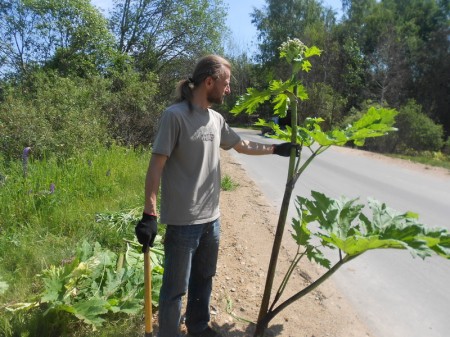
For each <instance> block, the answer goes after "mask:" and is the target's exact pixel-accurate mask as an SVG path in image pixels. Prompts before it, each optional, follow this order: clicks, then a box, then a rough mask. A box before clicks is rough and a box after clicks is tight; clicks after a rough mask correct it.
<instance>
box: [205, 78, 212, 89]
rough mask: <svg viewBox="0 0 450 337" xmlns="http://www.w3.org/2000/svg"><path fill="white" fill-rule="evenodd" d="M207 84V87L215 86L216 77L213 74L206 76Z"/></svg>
mask: <svg viewBox="0 0 450 337" xmlns="http://www.w3.org/2000/svg"><path fill="white" fill-rule="evenodd" d="M205 85H206V87H207V88H211V87H212V86H214V79H213V78H212V77H211V76H208V77H207V78H205Z"/></svg>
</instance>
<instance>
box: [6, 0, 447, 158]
mask: <svg viewBox="0 0 450 337" xmlns="http://www.w3.org/2000/svg"><path fill="white" fill-rule="evenodd" d="M342 6H343V7H342V9H343V12H342V17H340V18H339V20H338V17H337V14H336V13H335V12H334V11H333V10H332V9H330V8H326V7H324V5H323V4H322V2H321V1H316V0H276V1H275V0H266V3H265V5H264V6H262V7H261V8H255V9H254V11H253V13H252V18H251V20H252V23H253V24H254V25H255V27H256V28H257V31H258V41H257V43H258V47H259V48H258V51H257V54H256V55H248V54H247V51H246V50H245V47H242V46H241V47H240V46H235V45H233V43H232V41H229V40H230V36H229V31H228V29H227V27H226V25H225V18H226V15H233V13H228V11H227V5H226V3H225V1H223V0H214V1H203V0H171V1H168V0H153V1H137V0H123V1H117V2H115V4H114V6H113V8H112V9H111V11H110V12H108V13H102V12H101V11H99V10H98V9H97V8H95V7H94V6H93V5H92V4H91V3H90V1H89V0H4V1H2V2H1V4H0V153H1V156H3V157H4V158H5V159H8V158H12V157H15V156H16V154H17V153H20V152H21V149H23V148H24V147H26V146H31V147H33V149H34V151H35V152H34V154H35V155H36V156H39V155H42V156H43V155H46V154H49V153H53V154H58V155H63V156H70V155H71V154H73V153H74V152H76V151H79V150H82V149H84V148H88V147H91V146H92V145H94V144H95V145H97V144H111V143H112V142H118V143H121V144H125V145H131V146H142V145H143V146H147V145H149V144H151V142H152V139H153V135H154V131H155V128H156V126H157V122H158V119H159V115H160V113H161V111H162V109H163V107H164V106H165V105H166V104H168V103H169V102H170V101H171V99H172V92H173V88H174V85H175V83H176V81H177V80H179V79H181V78H185V77H188V76H189V75H190V71H191V70H192V69H191V68H192V65H193V64H194V63H195V60H196V59H197V58H198V57H200V56H202V55H204V54H206V53H219V54H223V55H225V56H226V57H227V58H229V59H230V60H231V62H232V63H233V68H234V69H233V82H232V95H230V96H229V97H228V98H227V101H226V104H225V105H224V106H221V107H217V109H218V110H220V111H222V112H223V113H224V114H225V115H226V116H227V119H228V120H229V121H230V122H232V123H245V124H248V123H251V122H252V121H251V120H248V117H246V116H239V117H233V116H231V115H229V114H228V113H227V111H229V110H230V109H231V107H232V106H233V105H234V103H235V102H236V99H237V96H239V95H242V94H244V93H245V89H246V88H247V87H249V86H252V87H258V86H259V84H262V83H267V81H268V80H270V79H271V78H275V77H280V76H281V77H283V76H284V75H285V74H288V73H289V70H288V69H286V65H285V64H283V63H282V62H280V61H279V58H278V52H279V50H278V47H279V46H280V45H281V43H282V42H283V41H285V40H286V39H287V38H299V39H300V40H302V41H303V42H304V43H305V44H307V45H309V46H311V45H316V46H317V47H319V48H320V49H322V50H323V53H322V56H321V57H320V58H316V59H315V61H314V62H315V64H314V66H313V70H312V71H311V72H310V73H308V75H307V76H306V78H305V79H304V81H303V82H304V83H305V85H306V86H307V90H308V93H309V99H308V100H307V101H305V102H303V103H302V105H301V107H300V108H301V109H300V120H301V119H302V118H305V117H307V116H318V117H322V118H323V119H324V120H325V125H326V126H328V127H332V126H342V125H345V124H348V123H351V122H352V121H353V120H355V118H357V117H358V116H359V114H360V111H363V110H365V109H366V108H367V106H369V105H381V106H389V107H393V108H396V109H397V110H399V112H400V113H399V116H398V119H397V127H398V129H399V131H398V132H397V133H395V134H393V135H390V136H389V137H383V139H380V140H378V141H376V142H373V143H372V142H371V143H368V144H367V147H368V148H369V149H372V150H377V151H383V152H405V151H440V150H446V149H447V150H448V147H449V145H450V144H449V141H448V135H449V132H450V114H449V96H450V94H449V93H450V57H449V50H450V40H449V38H448V37H449V33H450V31H449V24H448V23H449V17H450V15H449V13H450V10H449V1H448V0H382V1H376V0H353V1H351V0H344V1H342ZM227 40H228V41H227ZM224 46H226V47H224ZM270 111H271V109H270V107H266V108H263V109H262V110H261V112H260V115H261V117H265V118H269V117H271V116H270Z"/></svg>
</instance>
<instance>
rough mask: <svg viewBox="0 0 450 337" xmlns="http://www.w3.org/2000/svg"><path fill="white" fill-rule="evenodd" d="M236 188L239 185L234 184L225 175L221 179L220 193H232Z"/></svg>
mask: <svg viewBox="0 0 450 337" xmlns="http://www.w3.org/2000/svg"><path fill="white" fill-rule="evenodd" d="M238 186H239V184H238V183H236V182H234V181H233V180H232V179H231V177H230V176H229V175H227V174H226V175H224V176H223V177H222V181H221V182H220V188H221V189H222V191H234V190H235V189H236V188H237V187H238Z"/></svg>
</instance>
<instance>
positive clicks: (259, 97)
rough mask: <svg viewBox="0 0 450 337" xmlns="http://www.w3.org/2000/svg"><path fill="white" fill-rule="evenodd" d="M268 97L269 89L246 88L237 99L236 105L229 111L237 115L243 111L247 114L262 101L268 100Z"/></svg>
mask: <svg viewBox="0 0 450 337" xmlns="http://www.w3.org/2000/svg"><path fill="white" fill-rule="evenodd" d="M270 97H271V92H270V90H264V91H258V90H256V89H253V88H249V89H247V93H246V94H245V95H243V96H241V97H240V98H239V99H238V101H237V102H236V105H235V106H234V108H233V109H232V110H231V113H233V114H236V115H237V114H239V113H241V112H243V111H245V112H246V113H248V114H252V113H254V112H255V111H256V110H257V109H258V107H259V106H260V105H261V104H262V103H264V102H266V101H268V100H269V99H270Z"/></svg>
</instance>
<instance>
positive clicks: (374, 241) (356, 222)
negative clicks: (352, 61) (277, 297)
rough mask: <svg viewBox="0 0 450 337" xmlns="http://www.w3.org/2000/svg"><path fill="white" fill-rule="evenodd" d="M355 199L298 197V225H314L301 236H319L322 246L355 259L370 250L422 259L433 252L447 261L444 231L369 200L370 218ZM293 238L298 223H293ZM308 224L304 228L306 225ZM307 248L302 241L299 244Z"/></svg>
mask: <svg viewBox="0 0 450 337" xmlns="http://www.w3.org/2000/svg"><path fill="white" fill-rule="evenodd" d="M356 201H357V199H352V200H348V199H345V198H340V199H331V198H329V197H327V196H325V195H324V194H322V193H319V192H314V191H313V192H312V200H310V199H307V198H303V197H297V200H296V204H297V213H298V217H299V219H301V226H302V227H305V226H307V225H309V224H311V223H314V222H317V223H318V224H319V228H318V229H317V230H315V231H312V230H310V229H309V228H302V231H301V233H308V240H309V239H310V237H311V236H315V237H318V238H319V239H320V240H321V241H322V244H323V245H325V246H329V245H332V246H334V247H337V248H339V249H340V250H342V251H343V252H345V253H346V254H347V255H348V256H356V255H359V254H362V253H364V252H366V251H367V250H371V249H386V248H393V249H405V250H408V251H409V252H410V253H411V254H412V255H413V256H414V257H415V256H419V257H421V258H425V257H428V256H431V255H433V253H435V254H437V255H439V256H442V257H444V258H447V259H449V258H450V234H449V232H448V231H447V229H444V228H437V229H430V228H427V227H426V226H425V225H423V224H421V223H420V222H419V221H418V216H417V214H415V213H412V212H405V213H399V212H397V211H395V210H392V209H390V208H389V207H387V206H386V204H384V203H381V202H379V201H377V200H374V199H369V207H370V209H371V211H372V217H371V219H370V218H369V217H367V216H366V215H365V214H363V213H362V211H363V208H364V205H362V204H357V203H356ZM295 224H296V225H295V226H296V233H297V234H296V238H298V237H299V234H298V233H299V232H298V230H299V227H298V226H299V222H295ZM306 224H307V225H306ZM298 242H299V243H301V244H302V245H306V247H308V244H309V243H308V242H309V241H305V240H301V241H298Z"/></svg>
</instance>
